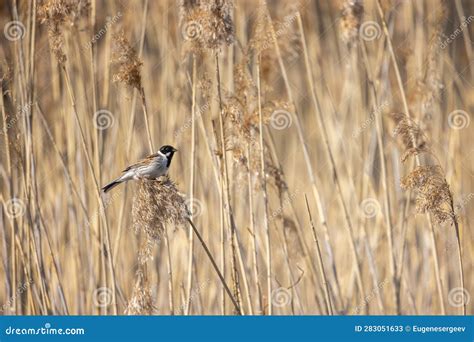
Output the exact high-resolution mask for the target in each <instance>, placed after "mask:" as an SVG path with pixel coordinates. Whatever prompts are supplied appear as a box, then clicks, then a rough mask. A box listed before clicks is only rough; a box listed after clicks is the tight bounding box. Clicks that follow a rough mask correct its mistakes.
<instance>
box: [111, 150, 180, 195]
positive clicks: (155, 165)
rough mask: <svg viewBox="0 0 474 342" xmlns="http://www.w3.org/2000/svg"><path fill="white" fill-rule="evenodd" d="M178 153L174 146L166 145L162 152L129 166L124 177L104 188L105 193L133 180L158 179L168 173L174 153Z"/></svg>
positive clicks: (123, 172) (124, 171) (123, 174)
mask: <svg viewBox="0 0 474 342" xmlns="http://www.w3.org/2000/svg"><path fill="white" fill-rule="evenodd" d="M176 151H177V149H175V148H174V147H173V146H170V145H164V146H162V147H161V148H160V150H159V151H158V152H156V153H154V154H152V155H149V156H148V157H146V158H145V159H142V160H140V161H139V162H138V163H136V164H132V165H130V166H128V167H127V168H126V169H125V170H123V171H122V175H121V176H120V177H119V178H117V179H115V180H113V181H112V182H110V183H109V184H107V185H106V186H104V187H103V188H102V191H103V192H107V191H109V190H111V189H112V188H114V187H116V186H117V185H119V184H120V183H123V182H126V181H129V180H131V179H135V180H136V179H157V178H158V177H160V176H163V175H166V173H168V168H169V167H170V164H171V159H173V155H174V153H175V152H176Z"/></svg>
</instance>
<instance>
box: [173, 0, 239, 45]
mask: <svg viewBox="0 0 474 342" xmlns="http://www.w3.org/2000/svg"><path fill="white" fill-rule="evenodd" d="M233 8H234V5H233V1H232V0H200V1H193V0H181V1H180V25H181V32H182V35H183V38H184V39H185V40H186V41H188V42H190V43H191V49H192V50H201V49H202V46H204V47H206V48H209V49H217V48H219V47H220V46H221V45H230V44H232V43H233V42H234V23H233V21H232V11H233Z"/></svg>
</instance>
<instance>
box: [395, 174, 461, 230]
mask: <svg viewBox="0 0 474 342" xmlns="http://www.w3.org/2000/svg"><path fill="white" fill-rule="evenodd" d="M401 185H402V188H403V189H415V190H416V191H417V196H416V209H417V211H418V212H420V213H424V212H430V213H431V214H432V215H433V217H434V218H435V220H436V221H437V222H438V223H443V222H450V223H452V222H453V220H454V219H455V216H454V215H455V214H454V211H453V210H452V203H453V197H452V194H451V191H450V190H449V185H448V183H447V182H446V179H445V177H444V173H443V170H442V168H441V166H439V165H427V166H418V167H416V168H415V169H414V170H413V171H412V172H410V173H409V174H408V175H407V176H405V177H404V178H403V179H402V181H401Z"/></svg>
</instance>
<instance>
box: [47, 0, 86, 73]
mask: <svg viewBox="0 0 474 342" xmlns="http://www.w3.org/2000/svg"><path fill="white" fill-rule="evenodd" d="M89 11H90V1H89V0H47V1H44V2H43V3H40V4H39V6H38V19H39V21H40V23H42V24H46V26H47V28H48V39H49V45H50V49H51V52H52V53H53V55H54V56H55V57H56V59H57V61H58V63H59V64H62V63H64V62H66V59H67V58H66V54H65V53H64V49H63V45H64V35H63V30H64V28H65V27H66V26H68V25H69V26H71V25H74V23H75V22H76V20H78V19H80V18H81V17H85V16H87V15H88V14H89Z"/></svg>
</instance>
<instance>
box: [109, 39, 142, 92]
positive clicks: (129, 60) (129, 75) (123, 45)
mask: <svg viewBox="0 0 474 342" xmlns="http://www.w3.org/2000/svg"><path fill="white" fill-rule="evenodd" d="M113 41H114V59H113V61H112V63H113V64H114V65H115V66H116V67H117V72H116V73H115V74H114V75H113V80H114V82H122V83H125V84H126V85H127V86H130V87H133V88H136V89H137V90H139V91H141V89H142V77H141V68H142V65H143V62H142V61H141V59H140V58H139V57H138V54H137V52H136V51H135V49H134V48H133V47H132V46H131V45H130V42H129V41H128V39H127V38H126V37H125V34H124V32H123V31H121V32H119V33H117V34H115V35H114V37H113Z"/></svg>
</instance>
